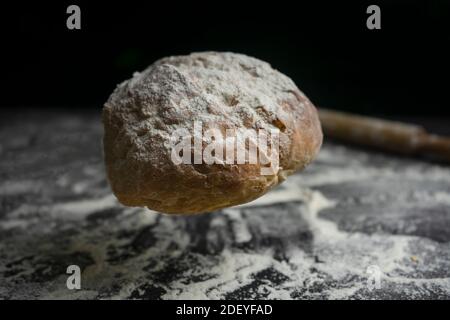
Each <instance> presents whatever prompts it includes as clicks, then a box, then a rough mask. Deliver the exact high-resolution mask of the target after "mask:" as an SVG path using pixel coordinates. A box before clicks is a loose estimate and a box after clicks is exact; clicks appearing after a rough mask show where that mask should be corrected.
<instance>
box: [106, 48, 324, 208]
mask: <svg viewBox="0 0 450 320" xmlns="http://www.w3.org/2000/svg"><path fill="white" fill-rule="evenodd" d="M200 63H201V65H200ZM243 64H245V65H244V66H242V65H243ZM227 68H229V69H227ZM252 68H254V69H252ZM249 70H252V71H251V72H249ZM239 72H245V75H241V74H237V75H236V73H239ZM235 76H236V77H238V78H237V79H241V80H236V81H242V82H241V83H239V85H238V86H230V87H227V86H226V85H224V83H225V84H226V83H230V81H229V80H230V79H233V78H230V77H235ZM214 77H216V78H217V86H215V87H214V86H212V87H209V84H210V83H211V82H214ZM246 77H247V78H246ZM249 82H250V84H249V85H247V84H248V83H249ZM267 83H268V84H267ZM213 85H214V83H213ZM258 86H259V87H258ZM221 90H223V91H225V92H222V91H221ZM227 90H228V91H229V92H226V91H227ZM233 90H234V91H233ZM230 92H231V93H230ZM219 94H220V98H223V100H220V101H219V100H217V99H216V97H217V96H219ZM252 95H253V96H252ZM258 95H262V96H261V98H260V97H259V96H258ZM211 96H212V98H211ZM218 101H219V102H218ZM261 101H262V102H265V103H267V105H265V104H264V103H263V104H261V105H259V103H261ZM221 103H223V104H224V105H221ZM193 120H200V121H203V123H205V124H211V125H214V127H216V128H219V129H220V130H222V131H225V129H230V128H234V129H236V128H254V129H257V128H269V127H270V128H279V129H280V145H279V151H280V170H279V171H278V173H277V174H274V175H261V165H260V164H259V163H256V164H248V163H247V164H211V165H208V164H205V163H202V164H179V165H176V164H174V163H173V162H172V161H171V157H170V149H169V148H167V142H168V139H169V138H170V133H171V132H173V130H174V129H176V128H180V127H186V128H187V129H190V128H191V127H192V121H193ZM103 123H104V128H105V135H104V156H105V163H106V169H107V175H108V179H109V181H110V183H111V187H112V190H113V192H114V194H115V195H116V196H117V198H118V199H119V201H120V202H121V203H123V204H124V205H127V206H147V207H148V208H150V209H152V210H156V211H160V212H165V213H182V214H194V213H201V212H208V211H213V210H217V209H220V208H225V207H229V206H233V205H238V204H242V203H245V202H249V201H251V200H254V199H256V198H258V197H260V196H261V195H263V194H264V193H266V192H267V191H268V190H270V189H271V188H272V187H274V186H276V185H277V184H279V183H280V182H282V181H283V180H284V179H285V178H286V177H287V176H288V175H290V174H292V173H293V172H295V171H297V170H301V169H303V168H304V167H305V166H306V165H307V164H308V163H310V162H311V161H312V160H313V159H314V157H315V155H316V154H317V152H318V150H319V148H320V146H321V143H322V131H321V127H320V122H319V120H318V116H317V111H316V109H315V107H314V106H313V105H312V103H311V102H310V101H309V100H308V99H307V98H306V97H305V96H304V95H303V94H302V93H301V92H300V91H299V90H298V88H297V87H296V86H295V84H293V82H292V81H291V80H290V79H289V78H287V77H285V76H284V75H282V74H280V73H279V72H277V71H275V70H273V69H272V68H270V66H269V65H268V64H266V63H264V62H261V61H259V60H257V59H254V58H249V57H246V56H243V55H237V54H231V53H197V54H192V55H190V56H183V57H171V58H166V59H163V60H160V61H158V62H156V63H155V64H154V65H152V66H150V67H149V68H148V69H147V70H146V71H144V72H143V73H142V74H139V75H137V76H135V77H134V78H133V79H131V80H129V81H127V82H125V83H123V84H121V85H119V87H118V88H117V89H116V91H115V92H114V93H113V94H112V95H111V97H110V99H109V100H108V102H107V103H106V104H105V107H104V109H103Z"/></svg>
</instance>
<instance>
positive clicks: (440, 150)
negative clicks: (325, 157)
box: [319, 108, 450, 162]
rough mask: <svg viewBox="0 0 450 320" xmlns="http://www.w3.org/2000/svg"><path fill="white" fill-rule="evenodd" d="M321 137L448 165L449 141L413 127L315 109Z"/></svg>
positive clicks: (415, 126)
mask: <svg viewBox="0 0 450 320" xmlns="http://www.w3.org/2000/svg"><path fill="white" fill-rule="evenodd" d="M319 117H320V121H321V123H322V128H323V132H324V133H325V136H328V137H331V138H335V139H339V140H342V141H345V142H348V143H354V144H358V145H362V146H369V147H375V148H379V149H382V150H386V151H391V152H395V153H399V154H405V155H424V156H431V157H433V158H438V159H439V160H444V161H449V162H450V138H448V137H441V136H437V135H432V134H429V133H427V132H426V130H425V129H424V128H423V127H421V126H417V125H413V124H406V123H401V122H397V121H389V120H383V119H377V118H372V117H366V116H360V115H354V114H349V113H344V112H339V111H334V110H327V109H322V108H320V109H319Z"/></svg>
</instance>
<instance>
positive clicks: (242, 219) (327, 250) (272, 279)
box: [0, 111, 450, 299]
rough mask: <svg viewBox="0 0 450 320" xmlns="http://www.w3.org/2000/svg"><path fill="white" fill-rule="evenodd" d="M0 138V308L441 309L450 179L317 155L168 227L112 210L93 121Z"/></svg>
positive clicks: (26, 127) (45, 116)
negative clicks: (43, 303)
mask: <svg viewBox="0 0 450 320" xmlns="http://www.w3.org/2000/svg"><path fill="white" fill-rule="evenodd" d="M0 125H1V126H0V157H1V161H0V298H3V299H8V298H13V299H14V298H50V299H53V298H56V299H61V298H69V299H91V298H103V299H109V298H139V299H182V298H187V299H198V298H199V299H201V298H206V299H224V298H229V299H240V298H247V299H253V298H262V299H327V298H328V299H340V298H343V299H347V298H358V299H385V298H387V299H391V298H441V299H449V298H450V167H449V166H445V165H441V164H433V163H429V162H424V161H421V160H413V159H407V158H400V157H395V156H390V155H386V154H380V153H376V152H372V151H367V150H361V149H352V148H349V147H346V146H343V145H339V144H333V143H329V142H327V143H325V145H324V147H323V149H322V151H321V152H320V155H319V157H318V159H317V160H316V161H315V162H314V163H313V164H312V165H311V166H309V167H308V168H307V169H306V170H305V171H304V172H302V173H300V174H296V175H294V176H292V177H290V178H289V179H288V180H287V181H286V183H284V184H282V185H281V186H280V187H278V188H277V189H275V190H273V191H271V192H270V193H268V194H267V195H266V196H264V197H262V198H260V199H258V200H256V201H255V202H253V203H249V204H246V205H243V206H240V207H234V208H229V209H225V210H221V211H218V212H214V213H210V214H204V215H197V216H167V215H161V214H158V213H155V212H152V211H150V210H147V209H143V208H127V207H124V206H122V205H120V204H118V203H117V201H116V199H115V197H114V196H113V195H112V193H111V191H110V188H109V186H108V183H107V181H106V179H105V172H104V166H103V161H102V151H101V136H102V126H101V123H100V117H99V115H98V114H96V113H81V112H74V113H67V112H66V113H61V112H56V111H52V112H39V113H38V112H32V111H31V112H23V113H14V112H12V113H5V114H4V116H3V117H2V119H1V120H0ZM69 265H78V266H79V267H80V268H81V271H82V275H81V289H80V290H69V289H68V288H67V286H66V281H67V278H68V277H69V274H67V273H66V270H67V267H68V266H69Z"/></svg>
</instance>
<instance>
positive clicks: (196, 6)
mask: <svg viewBox="0 0 450 320" xmlns="http://www.w3.org/2000/svg"><path fill="white" fill-rule="evenodd" d="M70 4H78V5H79V6H80V7H81V25H82V28H81V30H68V29H67V28H66V19H67V17H68V14H66V8H67V6H68V5H70ZM370 4H377V5H379V6H380V8H381V26H382V29H381V30H368V29H367V28H366V19H367V17H368V14H367V13H366V8H367V6H368V5H370ZM2 11H3V14H4V18H5V19H4V21H3V22H5V21H6V26H5V27H3V28H2V33H3V34H4V36H3V37H2V38H3V39H2V42H3V45H2V47H3V48H2V50H3V52H4V53H6V54H7V56H6V58H4V59H3V61H4V62H5V66H4V68H3V70H4V73H3V77H4V80H6V81H5V83H6V85H3V90H2V91H3V92H2V96H3V98H2V99H1V107H4V108H19V107H32V108H50V107H51V108H61V109H63V108H71V109H75V108H90V109H92V108H93V109H98V110H100V109H101V107H102V104H103V103H104V102H105V101H106V99H107V98H108V96H109V94H110V93H111V92H112V90H113V89H114V88H115V86H116V84H117V83H119V82H121V81H123V80H125V79H127V78H129V77H130V76H131V74H132V73H133V72H134V71H137V70H142V69H144V68H145V67H147V66H148V65H149V64H151V63H152V62H153V61H155V60H156V59H158V58H161V57H163V56H167V55H177V54H187V53H190V52H192V51H205V50H218V51H233V52H239V53H245V54H248V55H251V56H255V57H257V58H260V59H262V60H265V61H268V62H269V63H271V65H272V66H273V67H275V68H276V69H278V70H280V71H281V72H283V73H285V74H287V75H288V76H290V77H291V78H292V79H293V80H294V81H295V82H296V84H297V85H298V86H299V88H300V89H301V90H302V91H303V92H304V93H305V94H306V95H307V96H308V97H309V98H310V99H311V100H312V101H313V102H314V103H315V104H316V105H318V106H322V107H327V108H334V109H341V110H349V111H355V112H359V113H365V114H379V115H408V116H410V115H411V116H415V115H416V116H421V115H428V116H442V115H445V116H448V115H450V105H449V82H450V81H449V76H450V72H449V71H450V67H449V66H450V63H449V57H450V50H449V46H448V45H449V43H450V32H449V31H448V30H449V29H450V28H449V24H450V15H449V12H450V2H449V1H445V0H434V1H371V2H345V3H343V1H311V2H303V1H296V2H295V4H294V2H292V3H291V2H280V1H272V2H269V3H264V2H244V1H222V2H218V1H207V2H204V1H185V2H181V3H177V2H172V1H170V2H168V1H166V2H162V3H158V4H156V3H153V2H150V1H148V2H143V1H142V2H140V1H136V2H133V1H124V2H114V3H113V2H96V3H95V4H94V2H92V1H90V2H87V1H75V0H74V1H60V2H55V3H51V2H47V3H45V2H41V1H39V2H30V3H23V2H22V3H18V4H15V5H9V6H8V7H5V6H3V9H2Z"/></svg>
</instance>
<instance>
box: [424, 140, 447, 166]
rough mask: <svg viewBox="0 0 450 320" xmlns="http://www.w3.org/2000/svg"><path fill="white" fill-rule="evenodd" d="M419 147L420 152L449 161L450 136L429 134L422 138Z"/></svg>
mask: <svg viewBox="0 0 450 320" xmlns="http://www.w3.org/2000/svg"><path fill="white" fill-rule="evenodd" d="M419 149H420V154H423V155H431V156H433V157H436V158H439V159H441V160H447V161H450V138H447V137H441V136H438V135H434V134H429V135H427V136H426V137H425V138H424V139H423V141H422V143H421V145H420V147H419Z"/></svg>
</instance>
